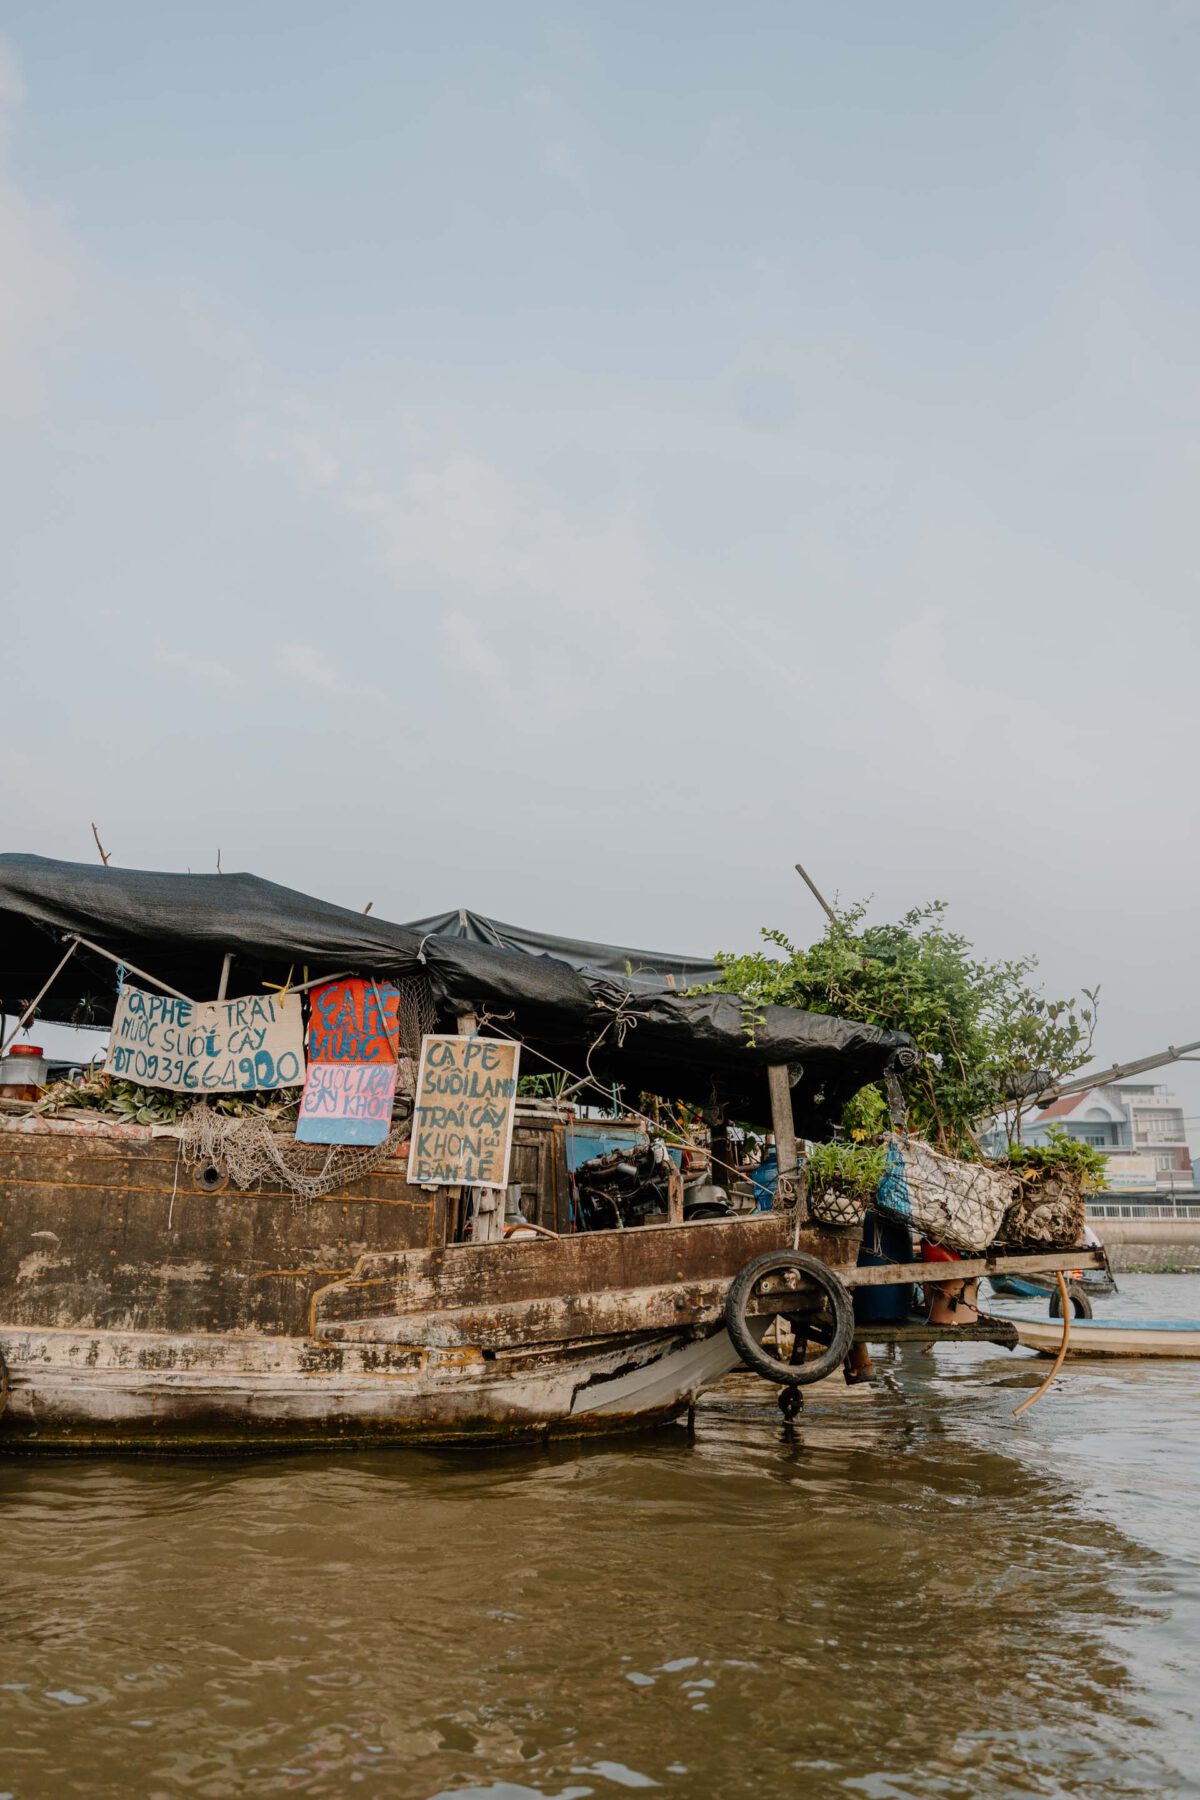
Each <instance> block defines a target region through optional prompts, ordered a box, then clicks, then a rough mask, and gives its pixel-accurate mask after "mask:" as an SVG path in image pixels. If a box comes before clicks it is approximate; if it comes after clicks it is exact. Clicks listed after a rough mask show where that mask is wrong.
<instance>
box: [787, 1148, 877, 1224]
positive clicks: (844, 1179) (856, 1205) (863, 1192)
mask: <svg viewBox="0 0 1200 1800" xmlns="http://www.w3.org/2000/svg"><path fill="white" fill-rule="evenodd" d="M886 1161H887V1147H886V1145H883V1144H864V1143H854V1142H850V1141H847V1140H845V1139H840V1138H839V1139H835V1140H834V1141H833V1142H832V1143H828V1144H814V1145H813V1146H812V1148H811V1149H810V1151H809V1153H808V1156H807V1158H806V1159H805V1175H806V1177H807V1182H808V1210H809V1212H810V1213H811V1214H812V1216H813V1218H814V1219H816V1220H818V1221H819V1223H821V1224H823V1225H857V1224H858V1222H859V1220H860V1219H861V1218H862V1216H863V1213H864V1211H865V1210H866V1208H867V1206H868V1205H869V1204H870V1202H871V1201H872V1200H873V1199H874V1198H875V1195H876V1193H877V1192H878V1189H879V1184H880V1182H881V1181H882V1180H883V1172H884V1167H885V1165H886Z"/></svg>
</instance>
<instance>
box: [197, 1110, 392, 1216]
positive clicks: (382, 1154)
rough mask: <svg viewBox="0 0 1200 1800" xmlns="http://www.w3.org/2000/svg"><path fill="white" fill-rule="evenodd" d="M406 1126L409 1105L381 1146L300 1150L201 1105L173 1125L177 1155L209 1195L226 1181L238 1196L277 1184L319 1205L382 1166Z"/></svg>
mask: <svg viewBox="0 0 1200 1800" xmlns="http://www.w3.org/2000/svg"><path fill="white" fill-rule="evenodd" d="M411 1124H412V1109H411V1105H409V1106H408V1107H407V1108H406V1110H405V1112H404V1116H403V1117H401V1118H393V1122H392V1129H391V1130H390V1131H389V1133H388V1135H387V1137H386V1138H385V1139H384V1141H383V1143H382V1144H370V1145H367V1146H365V1147H364V1148H356V1147H354V1146H352V1145H349V1144H301V1143H299V1142H297V1140H296V1138H294V1137H290V1136H286V1135H285V1134H284V1133H283V1132H280V1131H273V1130H272V1129H271V1126H270V1125H269V1124H268V1122H267V1121H266V1120H265V1119H256V1118H254V1117H253V1115H249V1116H247V1117H245V1118H240V1119H236V1118H233V1119H231V1118H229V1117H228V1116H227V1115H226V1114H224V1113H218V1112H214V1111H213V1109H212V1107H211V1106H206V1105H205V1104H204V1102H203V1100H201V1101H199V1102H198V1103H197V1104H196V1105H195V1106H193V1107H192V1109H191V1111H190V1112H186V1113H185V1114H184V1115H183V1118H182V1119H181V1120H180V1121H179V1133H180V1139H179V1143H180V1155H181V1156H182V1158H183V1161H184V1162H185V1163H186V1164H187V1165H188V1166H189V1167H190V1168H193V1169H196V1170H197V1171H198V1172H199V1173H200V1175H201V1177H202V1179H201V1181H200V1184H199V1185H200V1186H201V1187H206V1188H208V1189H209V1190H210V1191H212V1192H214V1193H215V1192H217V1191H218V1190H219V1188H220V1187H221V1186H222V1185H223V1183H224V1180H226V1179H228V1180H229V1181H232V1182H233V1184H234V1186H235V1187H238V1188H241V1189H242V1190H243V1191H245V1190H246V1189H248V1188H254V1187H261V1186H262V1185H263V1183H264V1182H268V1183H277V1184H278V1185H279V1186H280V1187H284V1188H287V1189H288V1191H289V1192H290V1193H293V1194H295V1195H296V1196H297V1197H298V1198H299V1199H301V1200H319V1199H320V1198H321V1196H322V1195H324V1194H332V1193H333V1192H335V1190H336V1189H338V1188H343V1187H346V1186H347V1185H348V1184H349V1183H350V1182H352V1181H357V1180H358V1179H359V1177H360V1176H362V1175H369V1174H370V1173H371V1172H372V1170H374V1169H378V1168H379V1167H380V1166H381V1165H382V1164H383V1163H385V1162H387V1161H388V1159H389V1158H390V1157H392V1156H394V1155H395V1154H396V1150H397V1149H398V1147H399V1146H400V1144H402V1143H403V1142H404V1139H405V1138H406V1137H407V1136H408V1135H409V1130H410V1128H411ZM210 1171H211V1172H212V1173H211V1175H210V1174H209V1172H210Z"/></svg>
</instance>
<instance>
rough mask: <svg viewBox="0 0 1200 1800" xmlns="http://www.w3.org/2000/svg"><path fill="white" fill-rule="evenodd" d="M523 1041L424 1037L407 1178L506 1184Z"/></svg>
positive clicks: (436, 1182) (495, 1185)
mask: <svg viewBox="0 0 1200 1800" xmlns="http://www.w3.org/2000/svg"><path fill="white" fill-rule="evenodd" d="M519 1056H520V1045H519V1044H514V1043H510V1042H508V1041H505V1040H501V1039H499V1038H483V1037H436V1036H431V1037H424V1038H422V1039H421V1067H420V1070H419V1071H418V1074H417V1099H416V1107H415V1109H414V1112H413V1124H412V1148H411V1150H410V1151H409V1155H408V1179H409V1181H415V1182H419V1183H420V1184H421V1185H422V1186H423V1187H435V1186H436V1187H447V1186H455V1185H457V1184H458V1183H460V1182H461V1183H462V1184H463V1185H464V1186H468V1187H493V1188H501V1187H506V1186H507V1184H508V1159H509V1154H510V1152H511V1150H512V1133H513V1113H514V1111H515V1110H516V1104H517V1099H516V1095H517V1062H518V1058H519Z"/></svg>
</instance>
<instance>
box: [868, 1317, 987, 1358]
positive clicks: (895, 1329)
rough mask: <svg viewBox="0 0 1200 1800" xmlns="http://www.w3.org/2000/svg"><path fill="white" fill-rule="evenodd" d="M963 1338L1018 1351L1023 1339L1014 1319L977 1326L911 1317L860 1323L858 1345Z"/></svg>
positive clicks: (983, 1321) (913, 1342)
mask: <svg viewBox="0 0 1200 1800" xmlns="http://www.w3.org/2000/svg"><path fill="white" fill-rule="evenodd" d="M955 1338H961V1339H963V1341H964V1342H966V1343H968V1344H999V1345H1000V1347H1001V1348H1002V1349H1004V1350H1015V1349H1016V1347H1017V1344H1018V1343H1019V1342H1020V1339H1019V1338H1018V1337H1017V1328H1016V1326H1015V1325H1014V1324H1013V1322H1012V1320H1011V1319H996V1318H991V1317H987V1318H981V1319H980V1320H979V1322H978V1324H975V1325H930V1324H928V1323H927V1322H926V1321H925V1320H924V1319H909V1320H907V1321H906V1322H905V1323H904V1324H903V1325H858V1326H856V1327H855V1331H854V1341H855V1343H856V1344H951V1343H953V1342H954V1339H955Z"/></svg>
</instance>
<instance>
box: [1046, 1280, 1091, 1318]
mask: <svg viewBox="0 0 1200 1800" xmlns="http://www.w3.org/2000/svg"><path fill="white" fill-rule="evenodd" d="M1067 1298H1068V1299H1069V1300H1070V1302H1071V1317H1072V1318H1073V1319H1090V1318H1091V1316H1092V1303H1091V1301H1090V1300H1089V1299H1088V1297H1087V1295H1086V1294H1085V1293H1084V1291H1083V1289H1082V1288H1081V1287H1080V1286H1078V1284H1077V1283H1076V1282H1074V1281H1068V1283H1067ZM1050 1317H1051V1318H1052V1319H1061V1318H1062V1295H1061V1294H1060V1293H1059V1291H1058V1283H1057V1282H1055V1284H1054V1292H1053V1293H1052V1294H1051V1296H1050Z"/></svg>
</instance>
